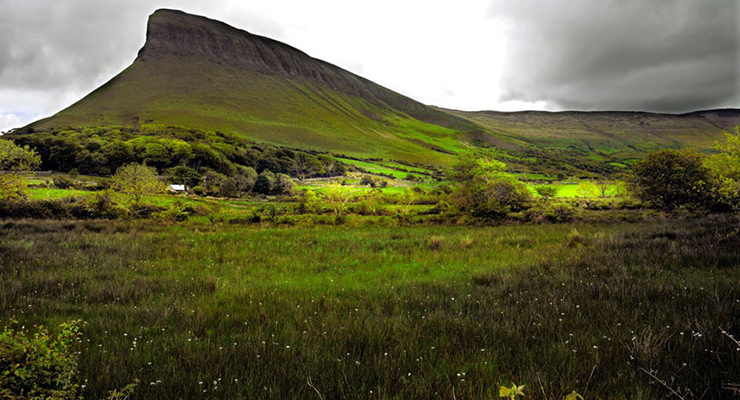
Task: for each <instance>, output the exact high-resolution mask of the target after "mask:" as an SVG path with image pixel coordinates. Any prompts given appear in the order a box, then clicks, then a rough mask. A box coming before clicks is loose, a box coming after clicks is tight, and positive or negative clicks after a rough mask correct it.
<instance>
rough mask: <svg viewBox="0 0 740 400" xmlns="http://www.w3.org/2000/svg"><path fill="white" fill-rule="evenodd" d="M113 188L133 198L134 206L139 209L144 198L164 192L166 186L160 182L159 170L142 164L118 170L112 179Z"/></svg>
mask: <svg viewBox="0 0 740 400" xmlns="http://www.w3.org/2000/svg"><path fill="white" fill-rule="evenodd" d="M112 187H113V189H115V190H116V191H119V192H121V193H125V194H128V195H131V196H133V205H134V206H137V207H138V206H139V205H140V203H141V199H142V197H143V196H145V195H149V194H154V193H161V192H163V191H164V184H163V183H162V181H160V180H159V177H158V176H157V170H155V169H154V168H152V167H148V166H146V165H141V164H127V165H124V166H122V167H121V168H118V170H117V171H116V174H115V175H113V178H112Z"/></svg>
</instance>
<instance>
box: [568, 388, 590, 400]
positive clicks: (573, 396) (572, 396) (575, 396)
mask: <svg viewBox="0 0 740 400" xmlns="http://www.w3.org/2000/svg"><path fill="white" fill-rule="evenodd" d="M565 400H585V399H584V398H583V396H581V395H580V394H579V393H578V392H576V391H575V390H574V391H572V392H570V393H568V394H567V395H566V396H565Z"/></svg>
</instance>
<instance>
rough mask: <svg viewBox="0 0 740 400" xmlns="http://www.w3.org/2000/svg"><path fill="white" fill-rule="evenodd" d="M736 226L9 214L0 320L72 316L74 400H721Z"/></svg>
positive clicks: (1, 232)
mask: <svg viewBox="0 0 740 400" xmlns="http://www.w3.org/2000/svg"><path fill="white" fill-rule="evenodd" d="M737 226H738V219H737V218H732V217H722V218H706V219H697V220H689V221H673V222H653V223H650V224H643V225H586V224H579V225H573V224H563V225H540V226H531V225H530V226H499V227H492V228H464V227H412V228H403V229H399V228H397V227H388V228H384V227H364V228H347V227H313V228H269V229H255V228H252V227H248V226H240V225H213V226H198V227H192V226H159V225H151V224H147V225H145V224H143V223H136V222H128V223H121V222H106V223H103V222H52V221H35V222H23V221H19V222H14V223H6V224H4V225H0V240H1V241H0V280H1V281H2V282H3V284H2V286H0V322H2V323H3V324H7V322H8V321H9V320H10V319H11V318H15V319H16V320H18V321H19V323H21V324H25V325H28V326H31V325H34V324H44V325H45V326H58V325H59V323H60V322H62V321H68V320H73V319H82V320H84V321H85V322H84V325H83V326H82V327H81V330H82V332H83V335H84V336H83V342H82V344H81V346H80V349H79V351H81V354H82V356H81V359H80V371H81V379H83V384H85V385H86V388H85V390H84V394H85V397H87V398H96V397H102V396H104V395H105V393H106V391H107V390H109V389H111V388H116V387H122V386H124V385H126V384H127V383H129V382H131V381H133V379H139V380H140V381H141V384H140V386H139V387H137V389H136V393H135V396H134V397H133V398H136V399H149V398H152V399H154V398H264V399H269V398H275V399H289V398H295V399H310V398H319V395H318V393H321V396H322V397H323V398H325V399H340V398H341V399H352V398H379V399H391V398H394V399H412V398H413V399H416V398H439V399H442V398H453V393H454V397H455V398H458V399H490V398H495V397H496V394H497V389H498V387H499V385H501V384H509V383H510V382H512V381H514V382H520V383H526V384H527V388H528V392H527V393H528V398H541V399H561V398H562V397H563V396H564V395H565V394H567V393H570V392H571V391H572V390H574V389H575V390H578V392H580V393H581V394H583V395H584V396H585V397H586V398H588V399H599V398H609V399H622V398H623V399H627V398H629V399H662V398H665V397H666V396H667V395H668V394H669V393H668V392H667V390H666V388H665V387H663V386H662V385H660V384H658V383H657V382H656V381H655V379H654V378H652V377H651V376H650V375H648V374H647V373H645V372H644V371H649V372H651V373H653V374H654V376H657V377H659V378H660V379H663V380H665V381H666V382H671V384H672V385H675V386H676V387H680V388H682V390H691V392H692V393H694V394H696V398H700V397H701V396H702V395H703V396H704V398H712V399H724V398H726V399H731V398H734V397H732V396H733V394H732V392H731V391H730V390H729V389H722V388H723V387H725V388H731V387H733V386H732V385H736V384H737V383H738V382H740V374H739V373H738V371H740V351H737V350H736V347H737V346H736V344H735V343H733V342H732V341H730V340H728V339H727V337H726V336H724V335H723V334H722V333H721V330H720V328H722V329H724V330H725V331H727V332H728V333H729V334H734V335H735V336H736V337H737V335H738V333H740V331H738V329H740V326H738V323H737V322H736V321H740V289H738V274H737V272H738V271H737V270H738V265H740V253H738V252H737V250H736V249H737V248H738V247H737V246H738V245H739V244H740V238H739V236H738V229H737ZM308 382H310V383H311V384H310V385H309V383H308ZM317 392H318V393H317Z"/></svg>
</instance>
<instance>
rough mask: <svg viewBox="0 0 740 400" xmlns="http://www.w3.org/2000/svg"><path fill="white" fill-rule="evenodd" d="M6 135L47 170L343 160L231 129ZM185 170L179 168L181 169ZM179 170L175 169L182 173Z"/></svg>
mask: <svg viewBox="0 0 740 400" xmlns="http://www.w3.org/2000/svg"><path fill="white" fill-rule="evenodd" d="M7 137H8V138H9V139H11V140H13V141H14V142H15V143H16V144H17V145H19V146H21V147H23V146H28V147H29V148H30V149H32V150H34V151H35V152H36V153H37V154H38V155H39V157H40V159H41V165H40V168H41V169H42V170H48V171H60V172H69V171H71V170H75V171H76V172H78V173H80V174H87V175H99V176H109V175H112V174H114V173H115V172H116V171H117V170H118V168H120V167H122V166H124V165H127V164H131V163H138V164H146V165H148V166H150V167H154V168H155V169H156V170H157V171H158V172H159V173H161V174H166V173H167V171H168V170H170V169H172V168H175V167H185V168H189V169H191V170H193V171H194V172H195V173H196V174H200V175H204V174H206V173H208V172H209V171H210V172H213V173H217V174H220V175H223V176H227V177H232V178H235V177H236V176H237V175H239V174H242V175H252V174H251V172H250V171H247V170H245V168H251V169H252V170H254V171H255V172H256V173H257V174H259V173H262V172H263V171H270V172H272V173H273V174H285V175H289V176H291V177H296V178H308V177H330V176H338V175H343V174H344V173H345V172H346V169H345V166H344V165H343V164H342V163H341V162H339V161H337V160H335V159H334V157H332V156H331V155H328V154H318V153H311V152H309V151H301V150H294V149H289V148H284V147H277V146H272V145H268V144H262V143H260V144H258V143H254V142H250V141H248V140H245V139H242V138H240V137H237V136H235V135H230V134H225V133H221V132H206V131H200V130H194V129H185V128H181V127H173V126H168V127H149V126H145V127H142V128H129V127H115V126H103V127H85V128H72V127H63V128H56V129H51V130H45V131H34V130H33V129H27V130H16V131H13V132H11V133H9V134H7ZM182 171H184V170H182ZM182 171H180V173H182Z"/></svg>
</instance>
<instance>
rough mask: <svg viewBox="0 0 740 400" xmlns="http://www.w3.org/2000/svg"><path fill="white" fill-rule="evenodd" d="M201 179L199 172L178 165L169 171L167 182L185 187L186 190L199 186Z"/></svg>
mask: <svg viewBox="0 0 740 400" xmlns="http://www.w3.org/2000/svg"><path fill="white" fill-rule="evenodd" d="M200 179H201V174H200V173H198V171H196V170H194V169H192V168H190V167H188V166H185V165H178V166H175V167H172V168H170V169H168V170H167V182H169V183H173V184H180V185H185V187H186V188H191V187H193V186H197V185H198V182H200Z"/></svg>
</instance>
